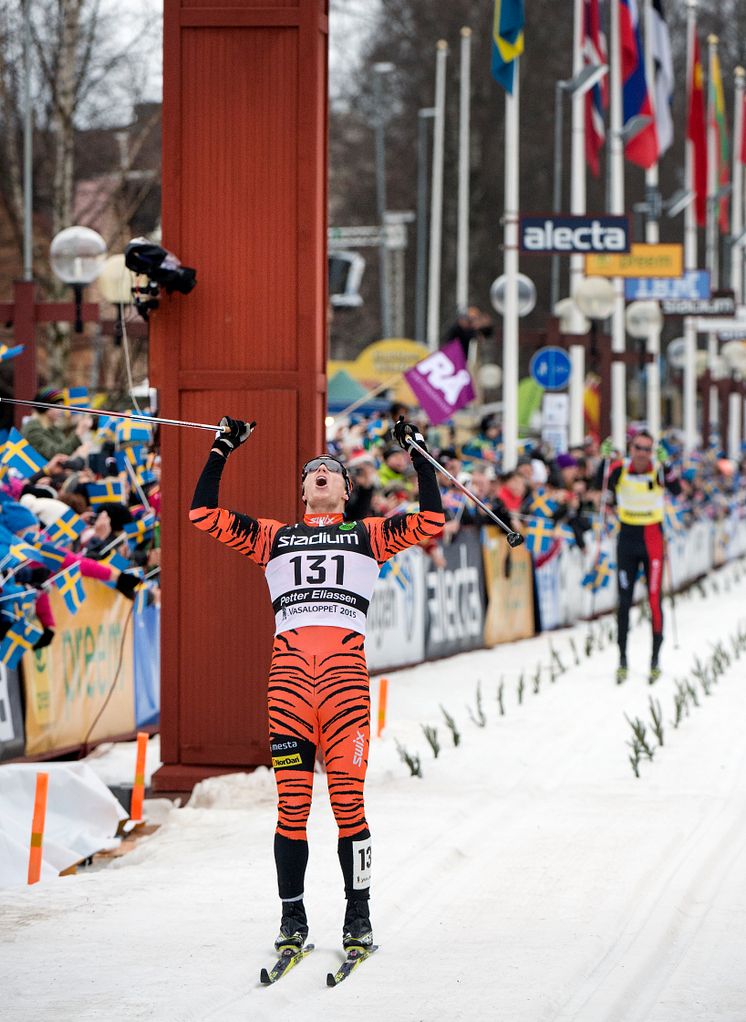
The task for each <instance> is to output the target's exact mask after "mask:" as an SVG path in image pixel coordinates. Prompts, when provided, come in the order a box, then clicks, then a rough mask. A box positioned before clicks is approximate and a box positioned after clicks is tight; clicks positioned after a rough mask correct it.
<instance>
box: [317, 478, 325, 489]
mask: <svg viewBox="0 0 746 1022" xmlns="http://www.w3.org/2000/svg"><path fill="white" fill-rule="evenodd" d="M326 483H327V479H326V476H324V475H317V476H316V485H317V486H320V487H321V488H322V489H323V488H324V487H325V486H326Z"/></svg>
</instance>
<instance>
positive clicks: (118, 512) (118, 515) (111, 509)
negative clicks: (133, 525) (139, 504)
mask: <svg viewBox="0 0 746 1022" xmlns="http://www.w3.org/2000/svg"><path fill="white" fill-rule="evenodd" d="M96 510H97V511H98V513H99V514H100V513H101V512H102V511H106V513H107V514H108V516H109V520H110V521H111V527H112V529H113V531H114V532H121V531H122V529H123V528H124V526H125V525H129V523H130V522H131V521H132V520H133V519H132V512H131V511H130V509H129V508H128V507H125V506H124V504H115V503H114V502H113V501H112V502H110V503H109V504H99V505H98V507H97V508H96Z"/></svg>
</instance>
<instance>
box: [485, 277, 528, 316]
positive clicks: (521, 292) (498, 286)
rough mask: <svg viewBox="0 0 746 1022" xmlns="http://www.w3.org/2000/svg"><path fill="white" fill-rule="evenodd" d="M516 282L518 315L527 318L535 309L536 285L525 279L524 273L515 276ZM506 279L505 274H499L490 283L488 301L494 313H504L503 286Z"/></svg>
mask: <svg viewBox="0 0 746 1022" xmlns="http://www.w3.org/2000/svg"><path fill="white" fill-rule="evenodd" d="M517 280H518V315H519V316H521V317H523V316H528V314H529V313H530V312H533V311H534V309H535V308H536V285H535V284H534V282H533V280H531V278H530V277H527V276H526V274H525V273H519V274H518V276H517ZM507 281H508V278H507V277H506V276H505V274H504V273H503V274H501V276H499V277H498V278H497V280H493V281H492V286H491V287H490V301H491V302H492V308H493V309H494V310H495V312H497V313H499V315H501V316H502V314H503V313H504V312H505V286H506V284H507Z"/></svg>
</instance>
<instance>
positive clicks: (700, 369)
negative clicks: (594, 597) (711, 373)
mask: <svg viewBox="0 0 746 1022" xmlns="http://www.w3.org/2000/svg"><path fill="white" fill-rule="evenodd" d="M709 364H710V356H709V355H708V354H707V352H706V351H702V350H701V349H698V350H697V354H696V357H695V359H694V367H695V369H696V371H697V376H701V375H702V374H703V373H704V372H705V371H706V369H707V366H708V365H709Z"/></svg>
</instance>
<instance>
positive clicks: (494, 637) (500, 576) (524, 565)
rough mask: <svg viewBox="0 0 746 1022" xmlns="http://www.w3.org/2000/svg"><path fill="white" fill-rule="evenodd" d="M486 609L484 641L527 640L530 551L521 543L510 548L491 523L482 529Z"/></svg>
mask: <svg viewBox="0 0 746 1022" xmlns="http://www.w3.org/2000/svg"><path fill="white" fill-rule="evenodd" d="M482 555H483V557H484V579H485V584H486V588H487V609H486V612H485V618H484V644H485V646H487V647H488V648H489V647H490V646H496V645H497V644H498V643H500V642H513V641H514V640H515V639H528V638H530V637H531V636H532V635H534V634H535V629H534V580H533V571H532V570H531V554H530V553H529V552H528V550H527V549H526V547H525V546H519V547H516V548H515V550H511V549H510V547H509V546H508V544H507V543H506V542H505V535H504V533H503V532H501V530H500V529H498V528H497V527H496V526H494V525H487V526H485V527H484V528H483V529H482Z"/></svg>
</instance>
